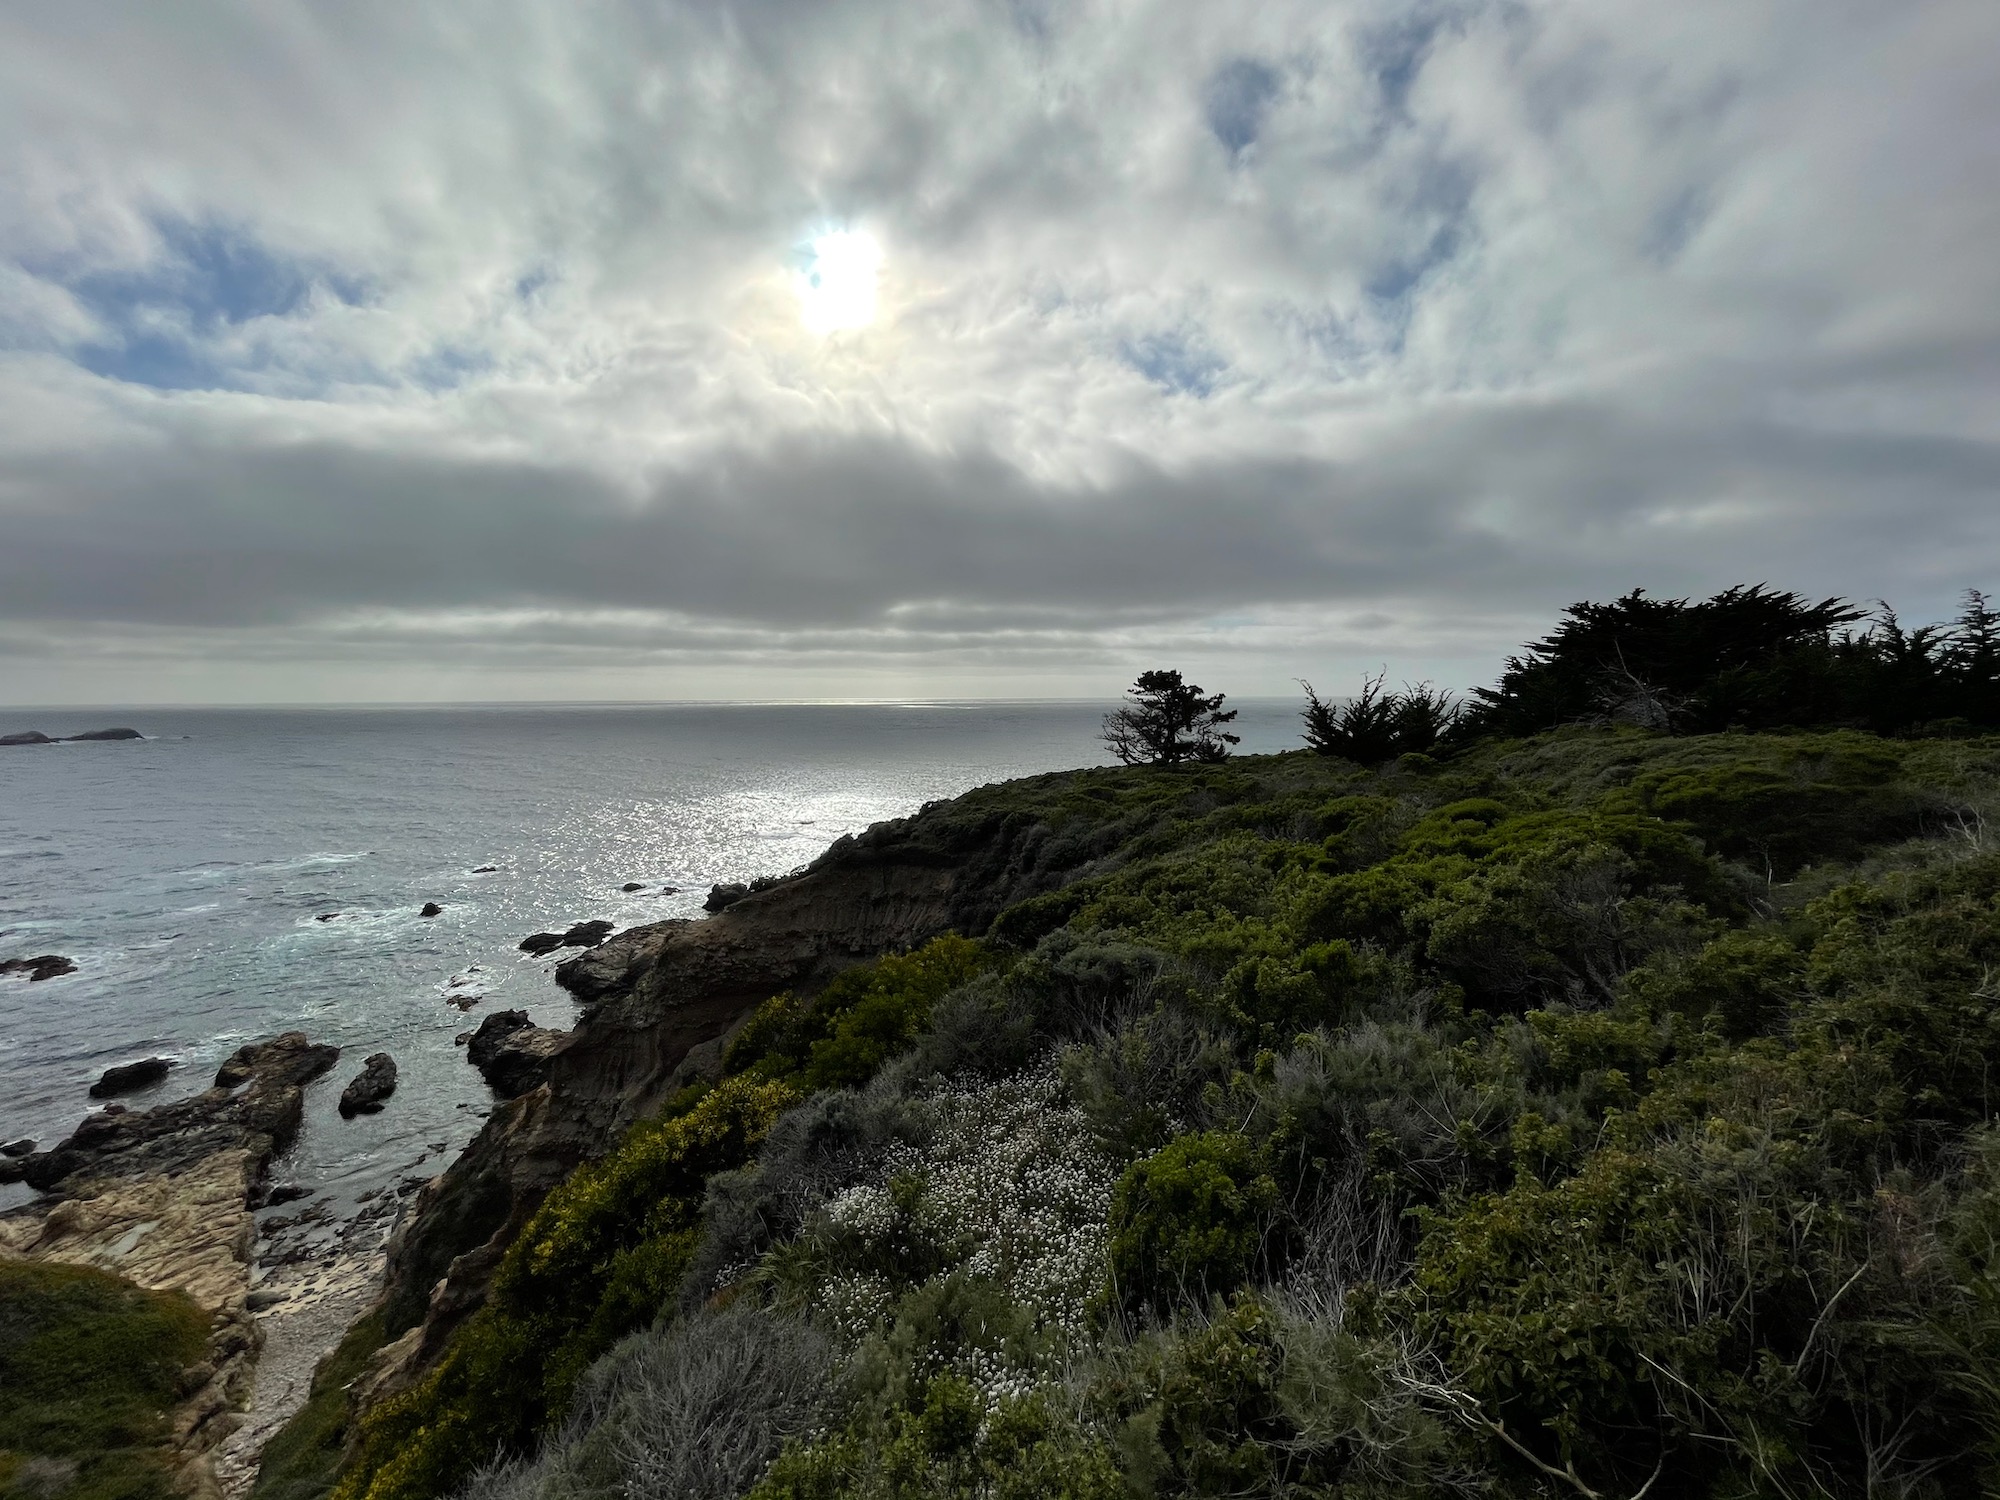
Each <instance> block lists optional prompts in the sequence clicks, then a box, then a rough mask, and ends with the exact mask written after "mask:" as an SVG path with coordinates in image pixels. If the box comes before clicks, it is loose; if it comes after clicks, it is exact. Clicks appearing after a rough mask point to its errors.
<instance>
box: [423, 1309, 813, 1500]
mask: <svg viewBox="0 0 2000 1500" xmlns="http://www.w3.org/2000/svg"><path fill="white" fill-rule="evenodd" d="M836 1360H837V1351H836V1349H835V1347H834V1345H833V1343H832V1342H831V1341H830V1340H829V1339H828V1338H827V1337H826V1336H825V1335H824V1334H822V1333H820V1332H819V1331H817V1330H815V1329H814V1328H812V1327H811V1326H809V1325H808V1324H806V1323H805V1322H803V1321H802V1320H800V1319H798V1318H795V1317H791V1316H788V1315H785V1314H783V1313H779V1312H773V1311H769V1310H766V1309H763V1308H759V1307H755V1306H752V1305H749V1304H747V1303H743V1302H739V1303H736V1304H733V1305H732V1306H729V1307H726V1308H721V1309H714V1308H704V1309H701V1310H699V1311H696V1312H694V1313H692V1314H689V1315H688V1316H686V1317H683V1318H681V1319H679V1320H678V1321H676V1322H674V1323H672V1324H669V1325H664V1326H661V1327H656V1328H653V1329H650V1330H648V1331H646V1332H644V1333H636V1334H633V1335H632V1336H631V1337H630V1338H627V1339H626V1340H624V1341H623V1342H622V1343H620V1344H619V1345H618V1346H617V1347H616V1348H615V1349H613V1350H612V1351H611V1352H610V1353H609V1354H607V1355H605V1356H604V1358H602V1359H600V1360H599V1361H597V1363H596V1364H594V1365H592V1366H591V1368H590V1370H589V1371H588V1372H587V1373H586V1374H585V1376H584V1378H583V1380H582V1381H581V1382H580V1383H579V1385H578V1388H577V1392H576V1401H575V1406H574V1407H573V1409H572V1413H571V1416H570V1420H569V1422H568V1423H567V1425H566V1426H565V1427H564V1428H563V1430H562V1432H561V1433H560V1434H559V1435H558V1436H556V1437H555V1438H553V1439H552V1440H551V1441H550V1442H549V1443H548V1445H547V1446H546V1447H545V1448H544V1449H543V1450H542V1452H541V1453H540V1454H539V1455H538V1456H537V1457H535V1458H534V1459H531V1460H517V1461H514V1462H511V1463H504V1464H501V1465H498V1466H496V1467H493V1468H489V1469H487V1470H485V1471H483V1472H481V1473H480V1474H478V1475H476V1476H474V1478H473V1479H472V1481H471V1482H470V1483H469V1484H468V1485H467V1486H466V1488H465V1490H464V1491H462V1492H461V1494H462V1500H584V1497H589V1496H613V1495H615V1496H618V1497H620V1500H725V1497H734V1496H737V1495H741V1494H742V1493H744V1492H745V1491H746V1490H747V1489H749V1487H750V1486H751V1485H752V1484H754V1483H755V1482H756V1480H757V1478H758V1477H759V1476H760V1475H761V1474H762V1473H763V1471H764V1469H765V1468H766V1467H767V1466H768V1465H769V1463H770V1462H771V1460H772V1459H773V1458H774V1457H776V1456H777V1453H778V1450H779V1448H781V1447H782V1446H783V1445H784V1443H785V1442H786V1441H787V1440H789V1439H792V1438H795V1437H799V1436H802V1435H804V1434H805V1433H807V1432H809V1431H811V1430H812V1429H813V1428H814V1426H815V1425H816V1423H817V1422H818V1421H819V1420H820V1418H821V1415H822V1406H823V1403H824V1401H825V1399H826V1393H827V1391H828V1389H829V1385H830V1383H831V1381H832V1377H833V1375H834V1372H835V1366H836Z"/></svg>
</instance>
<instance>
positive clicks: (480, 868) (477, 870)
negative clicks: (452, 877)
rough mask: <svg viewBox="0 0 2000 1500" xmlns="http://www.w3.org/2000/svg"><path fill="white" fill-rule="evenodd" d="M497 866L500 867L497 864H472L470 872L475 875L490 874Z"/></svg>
mask: <svg viewBox="0 0 2000 1500" xmlns="http://www.w3.org/2000/svg"><path fill="white" fill-rule="evenodd" d="M499 868H500V867H499V866H498V865H474V866H473V867H472V873H473V874H475V875H491V874H493V873H494V871H496V870H498V869H499Z"/></svg>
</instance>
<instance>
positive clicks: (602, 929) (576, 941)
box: [562, 919, 618, 948]
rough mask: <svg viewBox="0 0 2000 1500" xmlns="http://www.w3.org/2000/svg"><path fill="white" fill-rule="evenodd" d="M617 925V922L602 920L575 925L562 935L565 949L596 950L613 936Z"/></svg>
mask: <svg viewBox="0 0 2000 1500" xmlns="http://www.w3.org/2000/svg"><path fill="white" fill-rule="evenodd" d="M617 925H618V924H617V923H616V922H606V921H603V920H602V919H599V920H597V921H594V922H578V923H575V924H574V925H573V926H571V928H570V929H569V931H567V932H565V933H564V934H563V935H562V945H563V946H564V947H565V948H595V947H596V946H597V945H598V944H599V943H601V942H603V941H604V940H605V939H606V938H608V937H610V936H611V933H612V929H613V928H615V927H616V926H617Z"/></svg>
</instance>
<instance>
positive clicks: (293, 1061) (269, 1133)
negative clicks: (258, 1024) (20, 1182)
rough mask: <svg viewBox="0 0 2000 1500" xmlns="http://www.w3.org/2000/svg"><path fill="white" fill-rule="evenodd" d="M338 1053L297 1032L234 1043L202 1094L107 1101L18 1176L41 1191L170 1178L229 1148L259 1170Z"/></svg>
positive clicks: (290, 1132)
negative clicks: (147, 1102)
mask: <svg viewBox="0 0 2000 1500" xmlns="http://www.w3.org/2000/svg"><path fill="white" fill-rule="evenodd" d="M339 1057H340V1049H339V1048H338V1047H329V1046H324V1045H321V1044H318V1043H315V1042H313V1041H312V1040H311V1039H310V1038H309V1037H307V1036H306V1034H305V1033H304V1032H303V1031H290V1032H286V1033H285V1034H284V1035H282V1036H278V1037H274V1038H272V1040H270V1041H268V1042H261V1043H253V1044H251V1045H249V1046H245V1047H239V1048H238V1049H237V1050H236V1051H235V1052H234V1053H233V1054H232V1055H231V1056H230V1058H229V1060H228V1061H227V1062H225V1063H224V1064H223V1065H222V1067H221V1068H220V1069H219V1070H218V1071H217V1073H216V1075H215V1086H214V1087H213V1088H210V1089H209V1090H207V1091H206V1092H205V1093H200V1094H197V1095H195V1096H194V1097H193V1098H191V1099H177V1100H175V1101H174V1102H173V1103H171V1104H162V1105H159V1106H157V1107H156V1108H153V1109H145V1110H128V1109H125V1108H124V1107H122V1106H120V1105H116V1104H109V1105H106V1106H105V1107H104V1108H103V1109H101V1110H99V1111H98V1112H97V1113H96V1114H94V1115H90V1116H88V1117H86V1118H85V1120H84V1122H83V1123H82V1124H81V1125H79V1126H77V1127H76V1130H75V1132H74V1133H73V1134H72V1135H71V1136H70V1138H69V1139H68V1140H66V1141H63V1142H62V1143H61V1144H59V1145H57V1146H55V1147H52V1148H51V1149H50V1150H47V1151H37V1152H35V1153H33V1154H32V1155H30V1156H26V1157H23V1158H22V1159H21V1161H22V1177H23V1179H24V1180H25V1181H26V1182H27V1183H28V1185H29V1186H30V1187H34V1188H39V1189H41V1190H42V1191H44V1192H46V1191H48V1190H50V1189H52V1188H55V1187H58V1186H62V1185H64V1184H66V1182H67V1180H68V1179H70V1178H77V1179H78V1180H79V1181H87V1180H95V1179H98V1178H104V1177H117V1178H140V1177H171V1176H174V1175H176V1174H178V1173H180V1172H183V1171H186V1170H188V1169H189V1168H191V1167H192V1166H193V1165H194V1164H195V1163H197V1162H200V1161H203V1160H205V1159H206V1158H208V1157H210V1156H213V1155H215V1154H216V1153H217V1152H221V1151H230V1150H241V1151H245V1152H247V1153H248V1155H249V1158H250V1159H251V1160H252V1161H253V1162H254V1164H255V1168H256V1170H257V1171H258V1172H261V1171H262V1170H263V1167H264V1164H265V1163H266V1162H268V1161H269V1160H270V1159H271V1157H272V1156H273V1155H275V1154H276V1153H277V1152H279V1151H282V1150H283V1149H284V1148H285V1147H286V1146H287V1145H289V1144H290V1143H291V1141H292V1139H293V1137H294V1136H296V1135H297V1134H298V1131H299V1123H300V1121H301V1120H302V1119H303V1118H304V1116H305V1092H304V1090H305V1085H306V1084H307V1083H309V1082H311V1081H312V1080H313V1079H315V1078H317V1077H319V1076H320V1074H322V1073H324V1072H326V1070H327V1069H328V1068H331V1067H332V1066H333V1065H334V1063H335V1062H336V1061H337V1060H338V1059H339ZM245 1084H248V1085H249V1087H248V1088H244V1087H243V1085H245ZM69 1190H70V1189H69V1188H67V1187H65V1191H69Z"/></svg>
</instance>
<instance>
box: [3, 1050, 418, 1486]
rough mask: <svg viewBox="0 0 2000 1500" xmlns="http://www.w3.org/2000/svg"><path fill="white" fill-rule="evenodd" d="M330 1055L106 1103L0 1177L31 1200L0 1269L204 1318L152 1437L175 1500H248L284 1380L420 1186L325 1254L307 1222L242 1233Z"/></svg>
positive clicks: (287, 1053)
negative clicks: (170, 1094)
mask: <svg viewBox="0 0 2000 1500" xmlns="http://www.w3.org/2000/svg"><path fill="white" fill-rule="evenodd" d="M339 1056H340V1049H339V1048H337V1047H331V1046H326V1045H324V1044H319V1043H315V1042H313V1041H312V1040H311V1039H310V1038H309V1037H307V1036H306V1035H305V1034H304V1033H303V1032H288V1033H285V1034H284V1035H281V1036H277V1037H273V1038H271V1039H270V1040H269V1041H266V1042H262V1043H256V1044H252V1045H250V1046H246V1047H243V1048H240V1049H239V1050H238V1051H237V1052H236V1053H235V1054H234V1055H233V1056H231V1057H230V1059H229V1060H228V1061H227V1062H225V1063H224V1064H223V1065H222V1067H221V1069H220V1070H219V1071H218V1072H217V1074H216V1077H215V1081H214V1083H213V1085H212V1086H211V1087H209V1088H208V1089H206V1090H204V1091H203V1092H201V1093H199V1094H196V1095H194V1096H192V1097H190V1098H187V1099H180V1100H176V1101H173V1102H171V1103H167V1104H162V1105H158V1106H155V1107H153V1108H151V1109H144V1110H130V1109H126V1108H125V1107H123V1106H121V1105H117V1104H111V1105H106V1106H105V1107H104V1108H103V1109H101V1110H99V1111H98V1112H97V1113H95V1114H93V1115H90V1116H88V1117H87V1118H86V1119H85V1120H84V1121H83V1123H82V1124H81V1125H79V1126H78V1127H77V1129H76V1130H75V1132H74V1133H72V1134H71V1135H70V1137H69V1138H68V1139H67V1140H64V1141H62V1142H61V1143H59V1144H58V1145H56V1146H54V1147H52V1148H51V1149H49V1150H47V1151H29V1152H26V1153H20V1154H17V1155H15V1156H13V1157H10V1158H9V1159H8V1161H7V1166H8V1167H9V1168H10V1169H11V1173H10V1175H14V1176H17V1177H18V1178H20V1179H22V1180H25V1181H27V1182H28V1183H29V1184H30V1185H31V1186H33V1187H35V1188H37V1189H39V1190H40V1191H41V1193H42V1196H41V1197H39V1198H37V1199H36V1200H34V1201H33V1202H31V1203H28V1204H26V1205H23V1206H21V1207H19V1208H16V1209H13V1210H11V1211H9V1212H7V1213H5V1214H0V1255H5V1256H8V1257H13V1258H18V1259H23V1260H29V1261H48V1262H54V1263H58V1264H67V1265H82V1266H91V1267H95V1268H97V1269H99V1270H104V1271H110V1272H113V1273H114V1274H117V1275H119V1276H122V1277H124V1278H125V1279H127V1280H128V1281H131V1282H132V1283H134V1284H135V1285H137V1286H140V1287H143V1288H146V1289H148V1290H158V1291H164V1290H173V1291H179V1292H183V1293H185V1294H186V1295H187V1296H188V1297H190V1298H191V1299H192V1300H193V1301H194V1302H195V1303H196V1305H197V1306H199V1307H200V1308H201V1309H202V1311H203V1312H205V1313H206V1314H207V1315H208V1316H209V1318H210V1324H211V1326H210V1334H209V1338H208V1341H207V1347H206V1350H205V1353H204V1356H203V1359H202V1362H201V1363H200V1364H199V1365H198V1366H197V1367H196V1368H195V1369H194V1370H192V1371H190V1372H189V1374H188V1377H187V1380H186V1382H185V1384H186V1387H187V1388H188V1389H189V1390H190V1392H191V1394H190V1395H189V1396H188V1397H187V1399H186V1400H184V1401H183V1402H182V1404H181V1405H180V1407H179V1408H177V1409H176V1410H175V1412H174V1413H173V1414H172V1417H171V1420H170V1423H169V1431H170V1443H171V1447H172V1450H173V1453H174V1458H175V1462H176V1468H177V1475H176V1480H177V1485H178V1487H179V1488H180V1489H181V1490H182V1492H183V1493H185V1494H189V1495H193V1496H197V1497H202V1496H206V1497H215V1500H222V1497H228V1500H235V1497H237V1496H240V1495H242V1494H245V1493H247V1491H248V1487H249V1484H250V1482H251V1480H252V1479H253V1478H254V1474H255V1471H254V1458H255V1452H256V1449H257V1448H258V1447H261V1445H262V1441H263V1437H264V1436H268V1433H269V1431H270V1430H273V1429H275V1427H276V1426H277V1425H279V1424H281V1423H282V1422H283V1421H284V1420H285V1419H286V1418H287V1417H288V1416H289V1415H290V1413H291V1411H293V1410H295V1409H296V1402H295V1401H291V1400H289V1399H287V1394H288V1393H286V1392H285V1391H284V1389H283V1386H284V1383H285V1381H286V1380H287V1379H288V1378H290V1377H292V1376H293V1375H295V1372H296V1371H297V1370H298V1369H300V1368H303V1369H304V1370H305V1372H306V1374H307V1375H308V1376H309V1375H310V1371H311V1367H312V1365H313V1364H314V1363H316V1362H317V1360H318V1359H319V1358H320V1356H321V1355H322V1354H323V1353H324V1348H322V1347H321V1343H320V1339H321V1337H322V1335H323V1331H324V1330H326V1329H331V1332H332V1337H333V1338H335V1339H337V1338H338V1337H339V1333H340V1330H341V1329H342V1328H344V1327H345V1326H346V1324H347V1323H348V1322H349V1321H351V1320H352V1318H353V1316H354V1314H355V1313H356V1312H357V1311H358V1310H359V1309H360V1308H361V1307H363V1306H365V1305H366V1303H367V1301H368V1300H369V1298H370V1296H372V1295H373V1291H374V1287H375V1282H376V1279H377V1277H378V1275H379V1272H380V1267H381V1265H382V1259H383V1256H382V1251H383V1246H384V1242H385V1241H386V1239H387V1236H388V1232H389V1229H390V1227H391V1225H392V1223H393V1220H394V1217H395V1214H396V1211H397V1209H398V1208H399V1207H400V1205H401V1202H402V1201H403V1200H404V1199H406V1198H407V1197H408V1196H410V1195H411V1194H413V1193H414V1191H415V1189H416V1187H417V1186H418V1185H419V1183H420V1181H421V1179H415V1178H412V1179H409V1180H407V1182H406V1184H405V1185H404V1186H403V1187H402V1189H401V1191H400V1192H399V1193H396V1194H392V1195H384V1197H383V1198H382V1199H381V1200H380V1203H381V1206H380V1208H378V1209H377V1210H375V1211H374V1212H373V1213H372V1214H368V1213H364V1214H363V1215H362V1216H361V1217H360V1218H358V1219H356V1220H354V1221H351V1222H350V1223H349V1224H347V1225H344V1226H340V1227H338V1229H337V1230H335V1231H334V1232H333V1233H332V1234H331V1235H329V1236H327V1237H325V1238H324V1239H322V1238H320V1237H318V1236H315V1235H313V1234H312V1233H311V1232H310V1230H309V1229H306V1231H305V1232H301V1230H302V1229H304V1228H305V1226H306V1225H307V1224H308V1221H311V1220H313V1219H314V1215H313V1214H312V1211H311V1209H310V1208H309V1207H308V1208H307V1209H306V1210H303V1211H302V1212H301V1213H300V1214H298V1215H295V1216H293V1217H291V1218H290V1219H283V1218H275V1217H274V1218H271V1219H267V1221H266V1222H265V1223H264V1224H263V1225H262V1226H261V1227H260V1226H259V1225H258V1223H257V1221H256V1218H255V1214H256V1211H257V1209H258V1208H259V1207H260V1206H261V1205H262V1204H263V1203H264V1202H265V1201H266V1200H267V1198H276V1197H279V1196H281V1193H282V1190H280V1191H279V1192H273V1190H272V1189H271V1188H270V1185H269V1183H268V1181H267V1177H268V1173H269V1169H270V1164H271V1161H272V1159H273V1158H274V1157H275V1156H277V1155H278V1154H279V1153H280V1152H282V1151H283V1150H284V1149H285V1148H286V1147H287V1146H288V1145H290V1144H291V1142H292V1140H293V1139H294V1138H295V1137H296V1136H297V1133H298V1129H299V1125H300V1122H301V1120H302V1118H303V1114H304V1098H305V1089H306V1087H307V1085H308V1084H310V1083H311V1082H313V1081H314V1080H315V1079H317V1078H319V1077H321V1076H322V1075H324V1074H325V1073H326V1072H328V1071H329V1070H330V1069H331V1068H332V1067H333V1066H334V1064H335V1062H336V1061H337V1060H338V1058H339ZM260 1356H261V1357H260Z"/></svg>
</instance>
